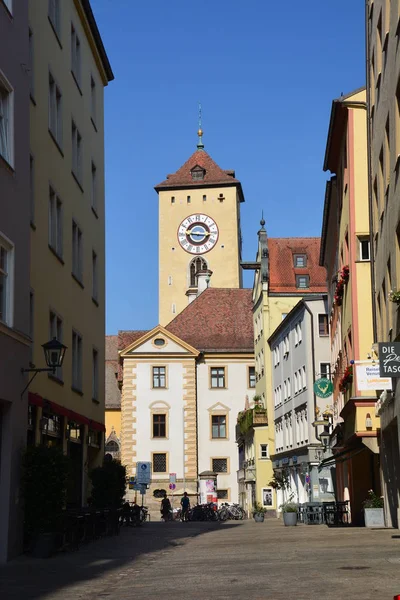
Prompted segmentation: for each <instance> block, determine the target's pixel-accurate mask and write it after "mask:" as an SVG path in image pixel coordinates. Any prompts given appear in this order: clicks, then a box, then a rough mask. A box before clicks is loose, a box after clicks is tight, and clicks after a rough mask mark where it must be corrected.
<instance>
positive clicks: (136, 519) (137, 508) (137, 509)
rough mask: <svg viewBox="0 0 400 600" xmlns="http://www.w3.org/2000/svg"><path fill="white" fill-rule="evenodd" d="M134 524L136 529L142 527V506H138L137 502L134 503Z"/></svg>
mask: <svg viewBox="0 0 400 600" xmlns="http://www.w3.org/2000/svg"><path fill="white" fill-rule="evenodd" d="M131 511H132V524H133V526H134V527H138V526H139V525H140V506H139V504H137V502H136V500H134V502H133V506H132V509H131Z"/></svg>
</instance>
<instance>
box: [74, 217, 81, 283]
mask: <svg viewBox="0 0 400 600" xmlns="http://www.w3.org/2000/svg"><path fill="white" fill-rule="evenodd" d="M75 232H76V233H75ZM72 276H73V277H74V278H75V279H76V280H77V281H78V283H79V284H80V285H82V286H83V233H82V230H81V228H80V227H79V225H78V223H77V221H76V220H75V219H72Z"/></svg>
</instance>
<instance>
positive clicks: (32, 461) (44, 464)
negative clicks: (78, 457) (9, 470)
mask: <svg viewBox="0 0 400 600" xmlns="http://www.w3.org/2000/svg"><path fill="white" fill-rule="evenodd" d="M68 472H69V461H68V458H67V457H66V456H65V455H64V454H63V451H62V448H58V447H55V446H53V447H47V446H31V447H28V448H27V449H26V450H25V453H24V455H23V459H22V478H21V487H22V490H21V491H22V496H23V499H24V534H25V540H26V541H27V542H28V544H29V547H30V549H31V550H32V552H33V554H34V556H36V557H37V558H48V557H49V556H51V554H53V553H54V552H55V550H56V547H57V537H58V535H59V534H60V526H61V523H62V516H63V509H64V506H65V501H66V489H67V479H68Z"/></svg>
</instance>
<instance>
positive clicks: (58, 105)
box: [48, 71, 63, 151]
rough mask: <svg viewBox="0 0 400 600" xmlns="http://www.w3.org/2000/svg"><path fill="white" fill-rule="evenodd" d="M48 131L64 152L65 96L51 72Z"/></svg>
mask: <svg viewBox="0 0 400 600" xmlns="http://www.w3.org/2000/svg"><path fill="white" fill-rule="evenodd" d="M48 113H49V118H48V129H49V133H50V135H51V137H52V138H53V140H54V142H55V143H56V145H57V146H58V148H59V149H60V150H61V151H62V145H63V117H62V113H63V94H62V92H61V88H60V86H59V85H58V83H57V80H56V78H55V77H54V75H53V73H52V72H51V71H49V98H48Z"/></svg>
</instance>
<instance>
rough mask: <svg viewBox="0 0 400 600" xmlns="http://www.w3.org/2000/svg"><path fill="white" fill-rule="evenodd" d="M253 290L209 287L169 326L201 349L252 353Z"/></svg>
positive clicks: (181, 337) (176, 333)
mask: <svg viewBox="0 0 400 600" xmlns="http://www.w3.org/2000/svg"><path fill="white" fill-rule="evenodd" d="M252 308H253V303H252V290H250V289H219V288H208V289H207V290H205V291H204V292H203V293H202V294H200V296H199V297H198V298H196V300H194V301H193V302H191V303H190V304H189V305H188V306H187V307H186V308H185V309H184V310H183V311H182V312H181V313H180V314H179V315H177V316H176V317H175V319H174V320H173V321H171V322H170V323H169V324H168V325H167V326H166V329H167V331H170V332H171V333H173V334H174V335H176V336H178V337H179V338H180V339H182V340H184V341H185V342H187V343H188V344H190V345H191V346H193V347H194V348H196V349H197V350H200V351H203V352H204V351H210V352H212V351H219V352H221V351H226V352H253V351H254V345H253V312H252Z"/></svg>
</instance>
